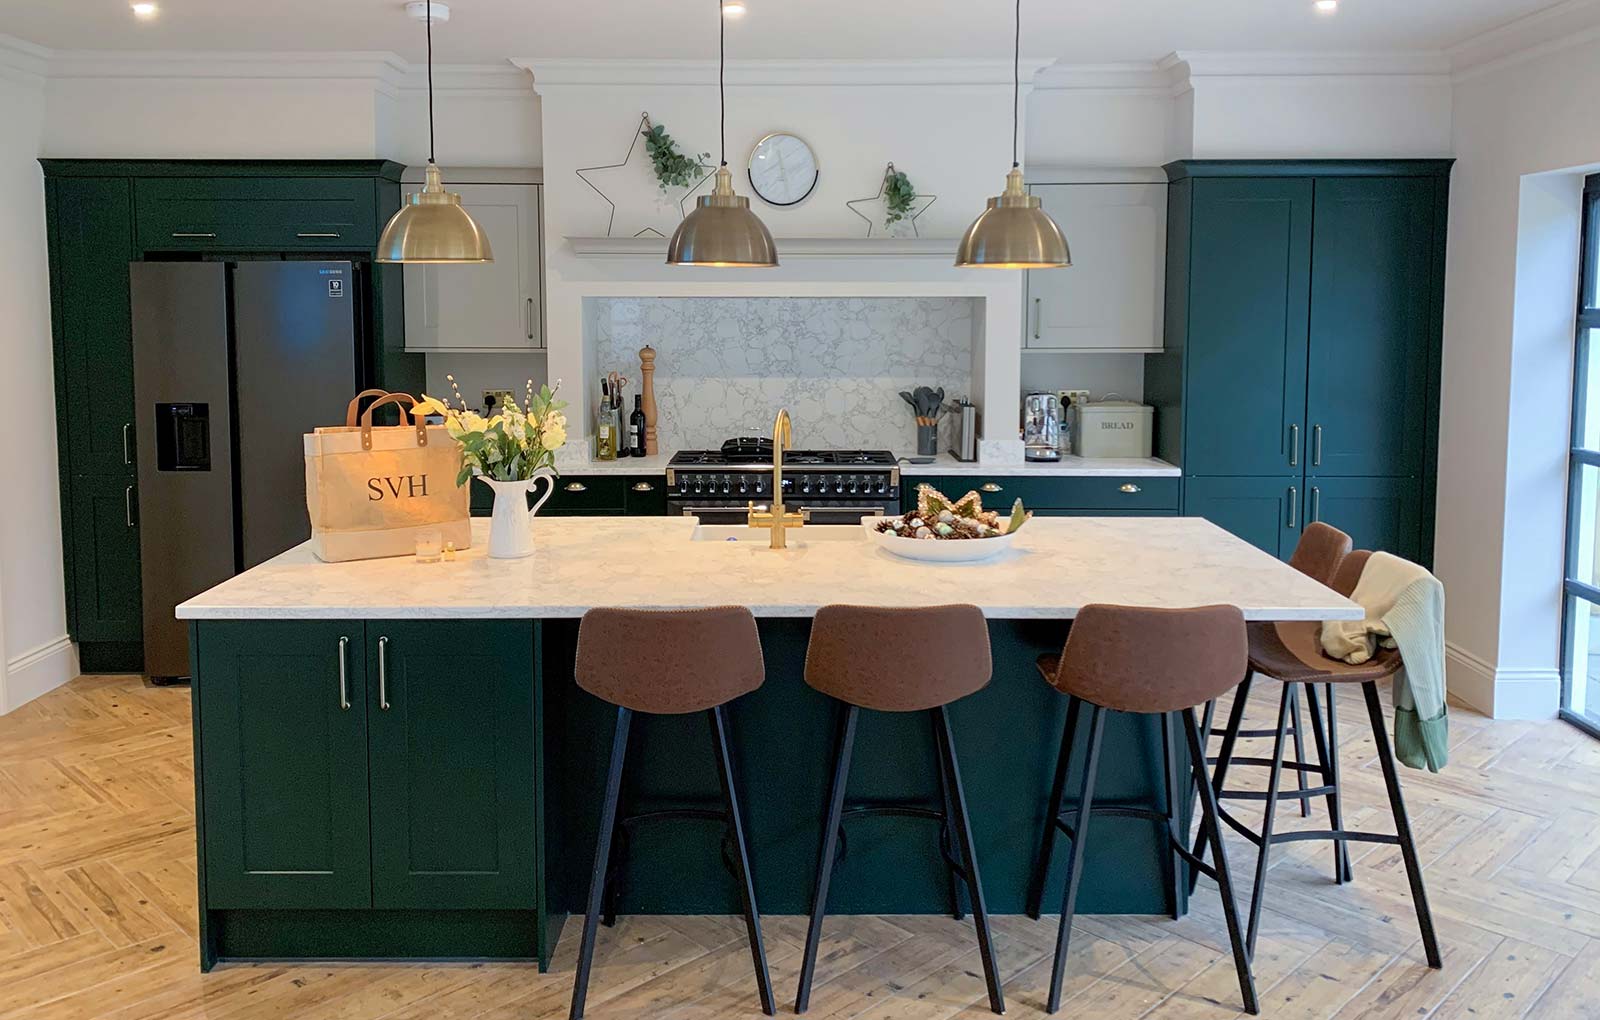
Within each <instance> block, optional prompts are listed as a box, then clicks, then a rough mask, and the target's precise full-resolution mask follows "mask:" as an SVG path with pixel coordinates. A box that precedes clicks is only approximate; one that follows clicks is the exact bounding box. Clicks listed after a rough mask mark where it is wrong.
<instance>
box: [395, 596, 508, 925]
mask: <svg viewBox="0 0 1600 1020" xmlns="http://www.w3.org/2000/svg"><path fill="white" fill-rule="evenodd" d="M367 664H368V668H369V671H370V677H371V680H372V683H371V686H370V687H369V690H368V697H367V704H368V710H369V718H370V719H371V725H370V727H369V736H370V743H371V776H372V870H373V882H372V885H373V906H374V907H378V908H380V909H401V908H416V909H431V908H440V909H442V908H456V909H464V908H475V909H523V910H529V909H533V908H534V906H535V895H536V890H535V884H536V880H535V876H536V874H537V870H536V867H535V863H536V850H535V844H534V813H535V808H534V804H535V787H534V744H533V727H534V709H533V698H534V688H533V684H534V677H533V624H532V622H531V621H527V620H520V621H510V620H507V621H480V620H443V621H383V622H376V621H374V622H372V623H369V624H368V626H367Z"/></svg>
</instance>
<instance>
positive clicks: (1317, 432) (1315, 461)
mask: <svg viewBox="0 0 1600 1020" xmlns="http://www.w3.org/2000/svg"><path fill="white" fill-rule="evenodd" d="M1311 466H1312V467H1321V466H1322V426H1321V425H1313V426H1311Z"/></svg>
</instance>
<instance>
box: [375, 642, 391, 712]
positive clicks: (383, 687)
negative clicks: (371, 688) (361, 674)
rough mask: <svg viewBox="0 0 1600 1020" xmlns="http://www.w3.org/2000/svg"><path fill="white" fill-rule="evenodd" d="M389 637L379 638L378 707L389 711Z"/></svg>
mask: <svg viewBox="0 0 1600 1020" xmlns="http://www.w3.org/2000/svg"><path fill="white" fill-rule="evenodd" d="M388 653H389V639H388V638H387V637H380V638H379V639H378V707H379V708H381V709H383V710H384V711H385V712H387V711H389V655H388Z"/></svg>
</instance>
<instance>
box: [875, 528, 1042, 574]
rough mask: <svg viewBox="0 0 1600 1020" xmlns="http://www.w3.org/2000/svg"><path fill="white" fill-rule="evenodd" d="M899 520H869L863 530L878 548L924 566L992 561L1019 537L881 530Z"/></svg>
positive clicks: (1011, 535)
mask: <svg viewBox="0 0 1600 1020" xmlns="http://www.w3.org/2000/svg"><path fill="white" fill-rule="evenodd" d="M896 519H897V518H895V517H865V518H862V520H861V527H862V528H863V529H864V530H865V531H866V533H867V537H868V538H870V539H871V540H872V541H874V542H876V543H878V546H879V547H880V548H882V549H885V550H887V551H888V552H891V553H893V554H894V555H896V556H901V557H904V558H905V559H908V560H921V561H923V562H924V563H975V562H977V561H978V560H987V559H992V558H993V557H995V556H998V555H1000V554H1001V553H1003V552H1005V551H1006V550H1007V549H1010V548H1011V544H1012V541H1013V540H1014V539H1015V538H1016V537H1017V536H1016V535H1015V534H1010V535H996V536H994V537H993V538H958V539H947V538H944V539H941V538H904V537H902V536H900V535H896V534H894V533H893V532H887V531H879V530H878V524H879V522H881V521H885V520H896Z"/></svg>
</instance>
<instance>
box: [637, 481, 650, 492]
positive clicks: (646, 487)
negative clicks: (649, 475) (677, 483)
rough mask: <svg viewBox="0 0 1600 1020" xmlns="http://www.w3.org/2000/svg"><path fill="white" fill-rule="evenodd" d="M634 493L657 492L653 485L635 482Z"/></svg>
mask: <svg viewBox="0 0 1600 1020" xmlns="http://www.w3.org/2000/svg"><path fill="white" fill-rule="evenodd" d="M633 491H634V492H654V491H656V487H655V486H654V485H651V484H650V483H649V482H634V483H633Z"/></svg>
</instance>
